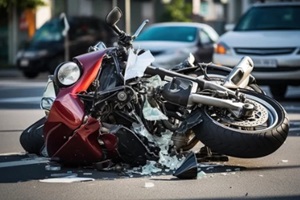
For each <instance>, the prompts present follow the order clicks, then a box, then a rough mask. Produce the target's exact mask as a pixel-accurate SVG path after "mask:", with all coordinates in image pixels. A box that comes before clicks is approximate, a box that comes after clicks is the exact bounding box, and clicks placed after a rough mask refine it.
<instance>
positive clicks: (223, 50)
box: [215, 42, 230, 54]
mask: <svg viewBox="0 0 300 200" xmlns="http://www.w3.org/2000/svg"><path fill="white" fill-rule="evenodd" d="M215 53H217V54H230V48H229V47H228V46H227V45H226V44H225V43H223V42H220V43H218V44H217V45H216V47H215Z"/></svg>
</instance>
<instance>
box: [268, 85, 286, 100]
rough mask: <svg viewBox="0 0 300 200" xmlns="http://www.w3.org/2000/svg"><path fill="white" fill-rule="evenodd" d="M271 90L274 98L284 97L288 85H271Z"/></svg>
mask: <svg viewBox="0 0 300 200" xmlns="http://www.w3.org/2000/svg"><path fill="white" fill-rule="evenodd" d="M270 91H271V93H272V95H273V98H274V99H277V100H281V99H284V97H285V93H286V91H287V85H272V86H270Z"/></svg>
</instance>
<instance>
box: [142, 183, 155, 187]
mask: <svg viewBox="0 0 300 200" xmlns="http://www.w3.org/2000/svg"><path fill="white" fill-rule="evenodd" d="M144 187H145V188H152V187H154V183H152V182H145V186H144Z"/></svg>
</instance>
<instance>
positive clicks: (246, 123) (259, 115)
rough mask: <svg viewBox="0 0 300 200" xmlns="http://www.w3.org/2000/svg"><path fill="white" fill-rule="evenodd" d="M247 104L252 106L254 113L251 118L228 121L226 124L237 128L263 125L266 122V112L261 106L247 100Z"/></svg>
mask: <svg viewBox="0 0 300 200" xmlns="http://www.w3.org/2000/svg"><path fill="white" fill-rule="evenodd" d="M248 103H251V104H253V105H254V111H253V113H252V116H251V117H248V118H247V119H240V120H238V119H236V120H233V119H230V120H229V121H228V119H227V122H228V123H229V124H231V125H233V126H239V127H245V128H251V127H256V126H260V125H263V124H264V123H266V121H267V120H268V110H267V109H266V108H265V107H264V106H263V105H261V104H259V103H257V102H255V101H252V100H248Z"/></svg>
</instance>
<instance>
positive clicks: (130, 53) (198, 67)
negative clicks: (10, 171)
mask: <svg viewBox="0 0 300 200" xmlns="http://www.w3.org/2000/svg"><path fill="white" fill-rule="evenodd" d="M121 16H122V12H121V10H120V9H119V8H117V7H116V8H114V9H113V10H112V11H111V12H110V13H109V14H108V15H107V17H106V22H107V24H108V25H109V26H110V27H111V28H112V29H113V30H114V31H115V32H116V34H117V35H118V45H117V46H114V47H106V46H105V44H104V43H102V42H99V43H98V44H96V45H95V46H93V47H91V48H90V49H89V52H88V53H86V54H83V55H79V56H76V57H74V58H73V60H72V61H68V62H64V63H61V64H60V65H59V66H58V67H57V68H56V70H55V73H54V75H52V76H49V80H48V84H47V87H46V90H45V92H44V95H43V98H42V100H41V107H42V108H43V109H44V110H45V111H46V115H45V117H44V118H42V119H40V120H38V121H37V122H36V123H34V124H33V125H31V126H30V127H28V128H27V129H26V130H25V131H24V132H23V133H22V134H21V137H20V142H21V144H22V146H23V148H24V149H25V150H26V151H27V152H29V153H36V154H39V155H44V156H48V157H50V158H51V159H53V160H55V161H57V162H60V163H64V164H75V165H85V164H93V163H99V162H103V161H106V160H109V161H111V162H112V163H125V164H128V165H130V166H142V165H145V164H146V163H147V161H149V160H150V161H155V162H158V163H160V164H161V166H165V167H169V168H172V165H174V163H175V161H174V159H178V158H179V157H181V156H185V155H187V154H188V153H189V152H191V151H194V149H195V147H196V145H197V143H200V142H201V143H202V144H204V147H206V148H207V149H208V151H207V153H209V152H210V153H211V152H215V153H218V154H224V155H227V156H233V157H239V158H256V157H262V156H266V155H269V154H271V153H273V152H274V151H276V150H277V149H278V148H279V147H280V146H281V145H282V144H283V143H284V141H285V139H286V137H287V135H288V130H289V121H288V118H287V116H286V115H287V113H286V112H285V110H284V108H283V107H282V106H281V105H280V104H279V103H278V102H277V101H275V100H274V99H272V98H270V97H268V96H267V95H265V94H264V93H263V91H262V90H261V89H260V88H259V87H258V86H257V85H256V84H255V78H254V77H253V76H252V75H251V71H252V69H253V62H252V60H251V58H249V57H244V58H243V59H241V61H240V62H239V63H238V64H237V65H236V66H235V67H234V68H233V69H231V68H227V67H225V66H217V65H214V64H213V63H196V62H195V61H194V59H193V56H192V55H190V57H189V58H187V60H186V61H184V62H182V63H181V64H180V65H178V66H174V69H173V70H166V69H163V68H159V67H153V66H151V62H153V59H154V57H153V56H152V55H151V53H150V52H149V51H147V50H142V49H133V47H132V43H133V41H134V39H135V38H136V37H138V35H139V33H140V32H141V30H142V29H143V27H144V26H145V25H146V24H147V21H144V22H143V23H142V24H141V26H140V27H139V28H138V30H137V31H136V33H135V34H134V35H129V34H127V33H125V32H124V31H122V30H120V29H119V28H118V26H117V22H118V21H119V20H120V18H121ZM198 150H199V149H198ZM199 152H200V151H199ZM199 152H198V153H199ZM177 167H178V166H177ZM174 168H176V167H175V166H174V167H173V169H174Z"/></svg>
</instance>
